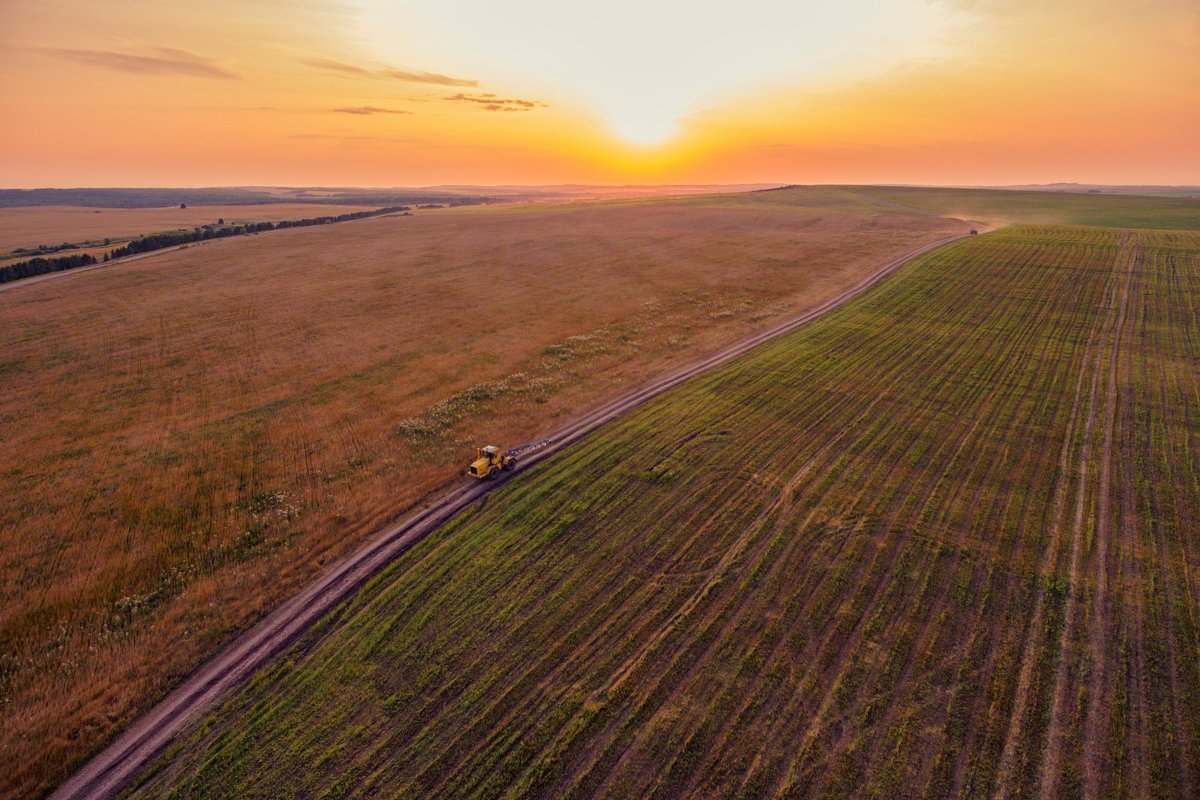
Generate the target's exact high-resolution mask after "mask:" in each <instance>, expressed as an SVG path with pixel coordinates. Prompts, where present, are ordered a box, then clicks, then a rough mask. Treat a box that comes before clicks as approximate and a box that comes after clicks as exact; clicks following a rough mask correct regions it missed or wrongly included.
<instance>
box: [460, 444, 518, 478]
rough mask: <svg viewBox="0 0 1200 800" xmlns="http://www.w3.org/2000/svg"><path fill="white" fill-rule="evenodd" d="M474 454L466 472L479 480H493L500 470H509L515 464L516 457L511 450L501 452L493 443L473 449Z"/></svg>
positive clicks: (514, 466)
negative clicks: (473, 458)
mask: <svg viewBox="0 0 1200 800" xmlns="http://www.w3.org/2000/svg"><path fill="white" fill-rule="evenodd" d="M475 456H476V457H475V460H474V461H472V462H471V466H469V467H467V474H468V475H470V476H471V477H472V478H478V479H479V480H487V481H490V480H494V479H495V478H496V476H498V475H499V474H500V470H504V471H505V472H509V471H511V470H513V469H514V468H516V466H517V457H516V456H515V455H513V453H512V451H511V450H509V451H508V452H506V453H501V452H500V448H499V447H496V445H494V444H489V445H488V446H487V447H480V448H479V449H478V450H476V451H475Z"/></svg>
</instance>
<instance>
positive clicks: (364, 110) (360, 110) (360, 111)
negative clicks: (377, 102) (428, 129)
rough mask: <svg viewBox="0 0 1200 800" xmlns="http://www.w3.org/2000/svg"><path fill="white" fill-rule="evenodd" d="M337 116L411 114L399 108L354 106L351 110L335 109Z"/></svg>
mask: <svg viewBox="0 0 1200 800" xmlns="http://www.w3.org/2000/svg"><path fill="white" fill-rule="evenodd" d="M333 110H334V112H335V113H337V114H357V115H359V116H369V115H371V114H411V113H413V112H411V111H405V110H404V109H400V108H379V107H378V106H354V107H352V108H335V109H333Z"/></svg>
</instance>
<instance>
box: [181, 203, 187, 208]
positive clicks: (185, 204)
mask: <svg viewBox="0 0 1200 800" xmlns="http://www.w3.org/2000/svg"><path fill="white" fill-rule="evenodd" d="M179 207H180V208H187V203H180V204H179Z"/></svg>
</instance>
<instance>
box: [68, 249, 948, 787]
mask: <svg viewBox="0 0 1200 800" xmlns="http://www.w3.org/2000/svg"><path fill="white" fill-rule="evenodd" d="M968 235H969V234H959V235H956V236H950V237H947V238H944V239H939V240H938V241H936V242H932V243H931V244H928V245H925V246H923V247H920V248H918V249H916V250H913V251H911V252H909V253H907V254H905V255H903V256H900V257H899V258H896V259H893V260H892V261H889V262H888V263H886V264H884V265H882V266H881V267H880V268H879V269H878V270H876V271H875V272H874V273H873V274H872V275H871V276H870V277H868V278H867V279H865V280H863V281H862V282H860V283H859V284H857V285H855V286H853V287H851V288H850V289H847V290H846V291H844V292H841V293H840V294H838V295H836V296H835V297H833V298H830V299H829V300H826V301H825V302H824V303H821V304H820V305H818V306H816V307H814V308H811V309H809V310H808V311H806V312H804V313H803V314H801V315H799V316H797V317H795V318H793V319H791V320H789V321H787V322H784V323H782V324H780V325H777V326H775V327H773V328H771V329H769V330H767V331H764V332H762V333H759V334H757V335H755V336H752V337H750V338H748V339H745V340H743V341H741V342H739V343H736V344H733V345H730V346H729V347H726V348H724V349H722V350H720V351H718V352H716V353H714V354H712V355H710V356H708V357H707V358H704V359H703V360H701V361H698V362H696V363H694V364H692V365H690V366H688V367H686V368H683V369H680V370H678V371H676V372H673V373H671V374H669V375H667V376H666V377H663V378H660V379H658V380H656V381H654V382H652V383H649V384H646V385H644V386H642V387H640V388H638V389H635V390H633V391H630V392H628V393H627V394H624V395H622V396H620V397H618V398H617V399H615V400H613V401H611V402H609V403H607V404H605V405H603V406H601V407H599V408H597V409H595V410H593V411H591V412H590V413H588V414H586V415H585V416H583V417H581V418H579V419H577V420H575V421H574V422H572V423H571V424H569V425H567V426H565V427H563V428H562V429H560V430H558V431H556V432H555V433H553V434H551V435H550V436H549V437H548V438H549V439H550V444H549V445H547V446H545V447H542V448H540V449H539V450H536V451H535V452H534V453H533V454H532V455H530V456H528V457H526V458H523V459H521V463H520V466H519V468H518V470H516V471H517V472H520V471H522V470H524V469H528V468H529V467H531V466H533V465H535V464H537V463H539V462H541V461H542V460H543V459H546V458H549V457H551V456H553V455H554V454H556V453H558V452H560V451H561V450H563V449H565V448H567V447H570V446H571V445H572V444H574V443H576V442H577V441H579V440H580V439H582V438H584V437H585V436H587V435H589V434H591V433H592V432H594V431H596V430H597V429H599V428H600V427H602V426H604V425H606V424H608V423H609V422H611V421H613V420H615V419H616V418H618V417H620V416H622V415H623V414H626V413H628V412H630V411H632V410H634V409H636V408H638V407H639V406H641V405H643V404H645V403H647V402H649V401H650V400H652V399H654V398H655V397H657V396H658V395H660V394H662V393H663V392H666V391H668V390H669V389H672V388H674V387H676V386H678V385H679V384H681V383H683V382H684V381H686V380H689V379H690V378H693V377H695V376H697V375H700V374H701V373H704V372H706V371H708V370H711V369H714V368H716V367H719V366H721V365H723V364H725V363H727V362H729V361H731V360H733V359H735V358H737V357H738V356H741V355H743V354H745V353H747V352H748V351H750V350H752V349H753V348H755V347H757V346H759V345H761V344H763V343H765V342H768V341H770V340H772V339H775V338H777V337H779V336H782V335H784V334H787V333H791V332H792V331H794V330H796V329H797V328H800V327H801V326H803V325H805V324H807V323H809V322H812V321H813V320H815V319H817V318H819V317H821V316H822V315H824V314H826V313H828V312H830V311H832V310H834V309H836V308H838V307H839V306H841V305H843V304H844V303H846V302H848V301H849V300H852V299H853V298H855V297H858V296H859V295H861V294H863V293H864V292H866V291H867V290H869V289H871V288H872V287H874V286H875V285H876V284H877V283H879V282H880V281H882V280H883V279H884V278H886V277H887V276H888V275H890V274H892V273H893V272H895V271H896V270H898V269H900V268H901V267H903V266H904V265H905V264H907V263H908V262H910V261H912V260H913V259H915V258H917V257H919V256H922V255H924V254H926V253H928V252H930V251H932V250H935V249H937V248H939V247H941V246H943V245H946V244H949V243H950V242H954V241H958V240H960V239H964V238H966V237H967V236H968ZM59 274H65V273H59ZM512 474H514V473H510V474H509V475H507V476H504V477H502V478H500V479H499V480H496V481H491V482H473V483H472V484H471V485H466V486H460V487H458V488H456V489H453V490H451V491H450V492H448V493H447V494H445V495H443V496H441V497H439V498H437V499H435V500H433V501H431V502H430V503H429V504H427V505H426V506H425V507H423V508H421V509H419V510H417V511H414V512H413V513H411V514H409V515H408V516H406V517H404V518H402V519H401V520H400V521H399V522H397V523H395V524H393V525H392V526H390V527H388V528H386V529H385V530H383V531H381V532H380V533H379V534H378V535H377V536H376V537H375V538H374V539H372V540H371V541H370V542H369V543H368V544H366V545H364V546H363V547H362V548H361V549H360V550H358V551H357V552H355V553H354V554H353V555H351V556H350V557H349V558H347V559H346V560H345V561H343V562H342V563H341V564H339V565H338V566H337V567H336V568H334V569H333V570H332V571H331V572H329V573H328V574H326V575H324V576H322V577H321V578H319V579H318V580H317V581H315V582H314V583H312V584H311V585H309V587H308V588H307V589H305V590H304V591H302V592H301V593H300V594H298V595H296V596H295V597H293V598H292V599H291V600H288V601H287V602H286V603H284V604H283V605H281V606H279V607H278V608H276V609H275V610H274V611H273V612H271V613H270V614H268V615H267V616H266V617H265V618H263V619H262V620H261V621H259V622H258V623H257V624H256V625H254V626H253V627H251V628H250V629H249V630H247V631H245V632H244V633H242V634H241V635H240V636H238V637H237V638H236V639H234V640H233V642H232V643H230V644H229V645H228V646H226V647H225V649H223V650H222V651H221V652H219V653H218V654H217V655H216V656H214V657H213V658H211V659H210V660H209V661H207V662H205V663H204V664H203V665H202V666H200V667H199V668H198V669H197V670H196V671H195V672H194V673H192V674H191V675H190V676H189V677H188V678H187V679H186V680H185V681H184V682H183V683H182V684H181V685H180V686H178V687H177V688H176V689H175V690H174V691H172V692H171V693H170V694H168V695H167V697H166V698H164V699H163V700H162V701H161V702H159V703H158V704H157V705H156V706H154V707H153V708H152V709H150V711H148V712H147V713H146V714H145V715H143V716H142V717H141V718H140V719H138V720H137V721H136V722H135V723H134V724H133V725H131V726H130V727H129V728H128V729H127V730H126V731H124V732H123V733H121V734H120V735H119V736H118V737H117V738H116V739H115V740H113V742H112V743H111V744H109V745H108V747H106V748H105V749H104V750H102V751H101V752H100V753H98V754H97V755H96V756H95V757H93V758H92V759H91V760H90V761H88V762H87V763H86V764H85V765H84V766H83V767H82V768H81V769H80V770H79V771H78V772H76V773H75V774H74V775H73V776H71V778H70V779H68V780H67V781H66V782H65V783H64V784H63V785H62V786H60V787H59V788H58V789H57V790H56V791H55V792H54V794H52V795H51V797H52V798H53V800H67V799H68V798H71V799H74V798H106V797H112V796H114V795H116V794H117V793H118V792H120V790H121V789H122V788H123V787H124V786H125V784H126V783H127V782H128V781H129V780H130V779H131V778H132V777H133V776H134V775H136V774H137V772H138V771H139V770H141V769H142V768H143V767H144V766H146V765H147V764H148V763H150V761H152V760H153V759H154V758H155V757H156V756H157V755H158V754H159V753H160V752H161V751H162V750H163V749H164V748H165V747H166V746H167V745H168V744H170V742H171V740H172V739H173V738H174V737H175V736H177V735H178V734H179V733H180V732H181V731H182V730H183V729H184V728H185V726H186V725H187V724H188V723H189V722H190V721H192V720H193V719H194V718H195V717H196V716H197V715H199V714H200V713H201V712H202V711H204V710H205V709H207V708H209V707H211V706H212V705H213V704H215V703H216V702H218V701H219V700H220V699H222V698H223V697H225V696H227V695H228V694H229V693H231V692H232V691H234V690H235V689H237V688H238V687H240V686H242V685H244V684H245V683H246V682H247V681H249V680H250V679H251V678H252V677H253V676H254V674H255V673H256V672H257V671H258V670H259V669H261V668H262V667H264V666H266V665H267V664H268V663H269V662H270V661H271V660H272V659H274V658H275V657H276V656H277V655H279V654H280V653H282V652H283V651H284V650H286V649H287V648H288V647H290V646H291V645H292V644H293V643H294V642H296V641H297V640H298V639H299V638H300V637H301V636H302V635H303V634H304V633H305V632H306V631H307V630H308V629H309V628H310V627H312V626H313V625H314V624H315V623H316V622H317V621H319V620H320V619H321V618H322V617H324V616H325V614H327V613H328V612H330V611H332V610H333V609H334V608H335V607H337V606H338V605H340V604H341V603H342V602H343V601H345V600H347V599H349V598H350V597H351V596H352V595H353V594H354V593H355V592H357V591H358V590H359V589H360V588H361V587H362V586H363V585H364V584H365V583H366V582H367V581H369V580H370V579H371V578H372V577H374V576H375V575H377V574H379V573H380V572H381V571H382V570H383V569H385V568H386V567H387V566H388V565H389V564H391V563H392V562H393V561H394V560H395V559H396V558H398V557H399V556H400V555H401V554H403V553H404V552H405V551H406V550H408V549H409V548H411V547H412V546H413V545H415V544H416V543H417V542H419V541H421V540H422V539H423V538H425V537H426V536H428V535H429V534H430V533H432V532H433V531H436V530H437V529H438V528H440V527H441V526H442V525H445V524H446V523H447V522H449V521H450V520H451V519H453V518H454V517H455V516H457V515H458V514H459V513H460V512H462V511H463V510H465V509H466V508H468V507H469V506H471V505H472V504H474V503H476V502H477V501H479V500H481V499H483V498H484V497H485V496H486V495H487V494H488V493H489V492H491V491H492V490H493V489H495V488H496V487H498V486H501V485H503V484H504V483H505V482H507V481H508V480H509V479H511V476H512Z"/></svg>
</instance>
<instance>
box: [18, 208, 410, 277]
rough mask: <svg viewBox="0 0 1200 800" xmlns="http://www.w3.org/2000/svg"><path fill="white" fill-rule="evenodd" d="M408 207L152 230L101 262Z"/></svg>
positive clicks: (28, 273)
mask: <svg viewBox="0 0 1200 800" xmlns="http://www.w3.org/2000/svg"><path fill="white" fill-rule="evenodd" d="M408 210H409V206H389V207H387V208H377V209H375V210H374V211H355V212H353V213H351V214H338V215H336V216H324V217H308V218H306V219H285V220H280V221H279V222H247V223H245V224H242V225H223V224H217V225H204V226H202V227H198V228H193V229H192V230H190V231H171V232H169V233H154V234H151V235H149V236H142V237H139V238H137V239H134V240H133V241H131V242H130V243H129V244H127V245H125V246H123V247H118V248H115V249H114V250H111V251H109V252H107V253H105V254H104V259H103V260H104V261H111V260H112V259H114V258H121V257H122V256H132V255H136V254H139V253H150V252H153V251H154V250H162V249H164V248H167V247H177V246H179V245H184V244H191V243H192V242H203V241H207V240H209V239H224V238H225V237H227V236H241V235H242V234H246V233H261V232H263V231H274V230H282V229H283V228H306V227H309V226H310V225H329V224H331V223H334V222H350V221H351V220H356V219H366V218H367V217H377V216H380V215H382V214H395V213H398V212H402V211H408ZM98 263H100V260H99V259H97V258H96V257H95V256H92V255H90V254H88V253H83V254H77V255H72V256H60V257H58V258H31V259H29V260H28V261H19V262H17V263H16V264H9V265H8V266H5V267H0V283H8V282H9V281H18V280H21V279H22V278H32V277H35V276H37V275H45V274H46V273H48V272H61V271H63V270H67V269H75V268H76V267H88V266H91V265H92V264H98Z"/></svg>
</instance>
